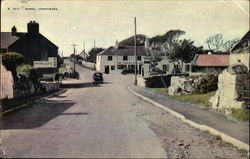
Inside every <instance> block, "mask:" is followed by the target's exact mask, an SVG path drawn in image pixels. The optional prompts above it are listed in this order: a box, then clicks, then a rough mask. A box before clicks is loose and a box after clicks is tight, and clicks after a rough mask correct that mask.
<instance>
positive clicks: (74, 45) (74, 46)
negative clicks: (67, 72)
mask: <svg viewBox="0 0 250 159" xmlns="http://www.w3.org/2000/svg"><path fill="white" fill-rule="evenodd" d="M72 46H73V48H74V60H73V61H74V72H75V71H76V62H75V60H76V58H75V55H76V46H78V45H76V44H72Z"/></svg>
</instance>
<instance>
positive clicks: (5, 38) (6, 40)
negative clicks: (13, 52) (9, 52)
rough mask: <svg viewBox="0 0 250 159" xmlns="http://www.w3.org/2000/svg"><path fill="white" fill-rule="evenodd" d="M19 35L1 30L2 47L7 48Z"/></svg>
mask: <svg viewBox="0 0 250 159" xmlns="http://www.w3.org/2000/svg"><path fill="white" fill-rule="evenodd" d="M18 39H19V37H17V36H12V35H11V32H1V49H7V48H8V46H10V45H11V44H13V43H14V42H15V41H16V40H18Z"/></svg>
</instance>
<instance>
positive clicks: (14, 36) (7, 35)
mask: <svg viewBox="0 0 250 159" xmlns="http://www.w3.org/2000/svg"><path fill="white" fill-rule="evenodd" d="M23 35H25V33H20V32H19V33H18V32H17V29H16V27H15V26H13V27H12V29H11V32H1V48H0V53H5V52H8V51H9V50H8V47H9V46H10V45H11V44H13V43H14V42H15V41H17V40H18V39H19V38H20V37H21V36H23Z"/></svg>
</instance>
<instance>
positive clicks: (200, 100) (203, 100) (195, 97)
mask: <svg viewBox="0 0 250 159" xmlns="http://www.w3.org/2000/svg"><path fill="white" fill-rule="evenodd" d="M153 90H154V91H156V92H158V93H160V94H162V95H165V96H169V95H168V90H167V89H166V88H153ZM214 94H215V91H213V92H209V93H205V94H182V95H179V96H169V97H171V98H174V99H178V100H181V101H185V102H188V103H195V104H199V105H202V106H205V107H210V106H211V104H210V103H209V99H210V98H211V97H212V96H213V95H214Z"/></svg>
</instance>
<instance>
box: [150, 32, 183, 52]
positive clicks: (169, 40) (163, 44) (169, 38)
mask: <svg viewBox="0 0 250 159" xmlns="http://www.w3.org/2000/svg"><path fill="white" fill-rule="evenodd" d="M184 34H185V31H182V30H170V31H168V32H166V33H165V34H164V35H162V36H155V37H152V38H151V39H150V43H151V47H152V48H153V49H158V50H162V51H163V52H164V54H165V55H171V54H172V53H173V46H174V45H175V43H176V42H177V38H179V37H180V36H181V35H184Z"/></svg>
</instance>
